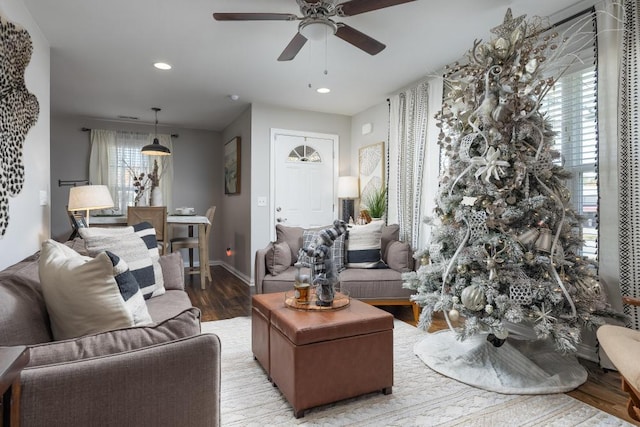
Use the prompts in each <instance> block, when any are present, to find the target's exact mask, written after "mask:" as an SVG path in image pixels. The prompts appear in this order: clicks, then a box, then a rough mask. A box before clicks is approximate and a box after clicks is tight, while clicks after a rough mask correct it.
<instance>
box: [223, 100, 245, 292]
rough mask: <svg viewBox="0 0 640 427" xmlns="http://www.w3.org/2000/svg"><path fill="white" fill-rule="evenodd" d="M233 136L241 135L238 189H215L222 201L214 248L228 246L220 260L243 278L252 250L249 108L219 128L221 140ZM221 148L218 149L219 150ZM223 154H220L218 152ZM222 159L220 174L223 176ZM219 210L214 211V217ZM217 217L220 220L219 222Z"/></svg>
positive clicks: (224, 141)
mask: <svg viewBox="0 0 640 427" xmlns="http://www.w3.org/2000/svg"><path fill="white" fill-rule="evenodd" d="M235 137H240V143H241V146H240V178H241V179H240V193H239V194H224V186H221V188H220V190H219V191H218V193H219V194H220V198H221V201H222V204H221V205H220V206H219V208H218V209H220V216H219V217H218V219H216V225H215V226H216V228H217V230H218V233H217V236H219V240H217V241H215V242H214V245H215V246H216V247H217V248H220V250H222V251H226V248H231V255H226V253H225V254H224V255H223V257H222V260H223V262H224V263H225V264H226V266H227V268H229V269H230V270H232V271H233V272H234V273H235V274H236V275H238V276H240V277H242V278H243V279H244V280H245V281H247V282H249V281H250V275H251V265H253V254H252V252H251V214H252V212H251V186H252V185H251V177H252V175H253V173H254V171H253V167H252V166H253V165H252V161H251V152H252V149H251V144H252V137H251V108H250V107H249V108H247V110H245V111H244V112H243V113H242V114H241V115H240V116H239V117H238V118H237V119H236V120H235V121H234V122H233V123H231V124H230V125H229V126H227V128H226V129H225V130H224V131H223V132H222V144H221V146H224V143H226V142H228V141H230V140H231V139H233V138H235ZM222 152H223V151H222V148H221V153H222ZM220 157H222V154H221V156H220ZM223 166H224V165H223V163H222V160H221V162H220V175H221V176H222V170H223V169H222V168H223ZM217 216H218V213H216V217H217ZM218 221H219V222H218Z"/></svg>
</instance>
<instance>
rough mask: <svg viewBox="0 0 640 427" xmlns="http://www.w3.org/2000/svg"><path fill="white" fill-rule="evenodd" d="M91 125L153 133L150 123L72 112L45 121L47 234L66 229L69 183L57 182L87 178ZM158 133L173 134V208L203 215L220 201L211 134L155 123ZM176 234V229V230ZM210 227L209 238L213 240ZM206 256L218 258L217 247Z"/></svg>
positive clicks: (217, 155) (218, 153)
mask: <svg viewBox="0 0 640 427" xmlns="http://www.w3.org/2000/svg"><path fill="white" fill-rule="evenodd" d="M83 127H87V128H92V129H109V130H125V131H137V132H153V125H147V124H131V123H120V122H110V121H104V120H96V119H90V118H85V117H77V116H64V117H63V116H56V117H53V118H52V121H51V185H52V188H51V193H52V194H51V234H52V236H53V237H54V238H55V239H56V240H61V241H64V240H66V239H67V237H68V236H69V234H70V233H71V226H70V225H69V220H68V218H67V213H66V209H65V207H66V205H67V201H68V197H69V187H59V186H58V180H59V179H61V180H75V179H88V177H89V153H90V149H91V147H90V139H89V132H83V131H82V130H81V129H82V128H83ZM158 132H159V133H171V134H178V135H179V136H178V138H175V139H174V140H173V152H172V158H173V169H174V177H173V206H193V207H195V208H196V212H197V213H199V214H202V215H204V213H205V211H206V210H207V208H208V207H209V206H211V205H220V204H221V202H222V197H221V191H220V189H221V188H222V173H220V168H221V165H222V160H221V157H222V149H221V144H220V141H221V139H220V134H219V133H217V132H210V131H201V130H193V129H181V128H176V127H170V126H166V127H165V126H159V127H158ZM176 232H177V233H180V230H176ZM216 234H217V230H216V228H215V227H214V229H213V231H212V235H213V236H212V237H211V241H213V242H215V241H217V240H216ZM211 249H212V250H211V254H210V256H211V258H212V259H221V258H222V250H221V249H220V248H219V247H217V246H215V245H213V246H211ZM196 252H197V251H196Z"/></svg>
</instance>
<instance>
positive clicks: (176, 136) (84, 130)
mask: <svg viewBox="0 0 640 427" xmlns="http://www.w3.org/2000/svg"><path fill="white" fill-rule="evenodd" d="M80 130H81V131H82V132H91V128H82V129H80ZM178 137H180V135H178V134H177V133H172V134H171V138H178Z"/></svg>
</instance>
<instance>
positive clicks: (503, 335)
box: [493, 329, 509, 340]
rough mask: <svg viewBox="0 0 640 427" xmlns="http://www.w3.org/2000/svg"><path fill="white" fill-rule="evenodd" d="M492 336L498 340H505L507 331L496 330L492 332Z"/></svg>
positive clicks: (507, 334)
mask: <svg viewBox="0 0 640 427" xmlns="http://www.w3.org/2000/svg"><path fill="white" fill-rule="evenodd" d="M493 335H495V336H496V338H498V339H501V340H505V339H507V337H508V336H509V331H507V330H506V329H497V330H496V331H494V332H493Z"/></svg>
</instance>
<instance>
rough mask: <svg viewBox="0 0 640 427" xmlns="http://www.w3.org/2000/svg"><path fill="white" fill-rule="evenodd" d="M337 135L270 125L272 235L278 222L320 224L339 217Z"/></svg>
mask: <svg viewBox="0 0 640 427" xmlns="http://www.w3.org/2000/svg"><path fill="white" fill-rule="evenodd" d="M338 142H339V137H338V135H332V134H320V133H313V132H301V131H291V130H283V129H271V189H270V193H271V194H270V197H269V199H270V201H271V203H270V212H271V214H270V215H271V223H272V224H273V227H271V239H272V240H275V225H276V224H283V225H287V226H297V227H304V228H308V227H319V226H324V225H329V224H331V223H332V222H333V220H334V218H337V206H336V185H337V184H336V183H337V170H338V158H337V155H336V153H337V152H338Z"/></svg>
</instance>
